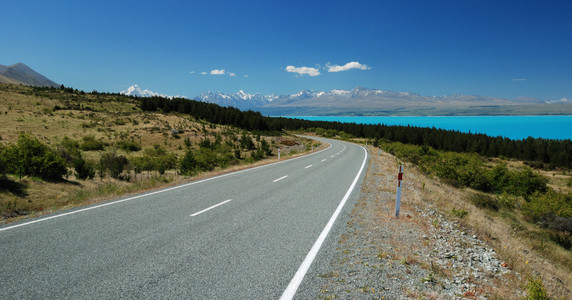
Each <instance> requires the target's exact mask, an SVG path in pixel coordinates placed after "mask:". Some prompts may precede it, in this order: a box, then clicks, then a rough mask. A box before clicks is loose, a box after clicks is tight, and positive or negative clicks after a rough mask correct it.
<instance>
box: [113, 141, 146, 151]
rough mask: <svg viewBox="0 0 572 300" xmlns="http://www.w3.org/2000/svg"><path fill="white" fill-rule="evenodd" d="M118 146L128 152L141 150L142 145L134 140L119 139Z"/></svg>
mask: <svg viewBox="0 0 572 300" xmlns="http://www.w3.org/2000/svg"><path fill="white" fill-rule="evenodd" d="M117 148H119V149H121V150H123V151H126V152H135V151H140V150H141V145H139V144H138V143H136V142H132V141H119V142H117Z"/></svg>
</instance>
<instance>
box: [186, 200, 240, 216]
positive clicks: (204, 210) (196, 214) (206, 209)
mask: <svg viewBox="0 0 572 300" xmlns="http://www.w3.org/2000/svg"><path fill="white" fill-rule="evenodd" d="M230 201H232V199H228V200H225V201H223V202H221V203H219V204H215V205H213V206H211V207H209V208H205V209H203V210H201V211H199V212H196V213H194V214H192V215H191V217H195V216H198V215H200V214H202V213H204V212H207V211H209V210H211V209H213V208H215V207H217V206H220V205H223V204H225V203H228V202H230Z"/></svg>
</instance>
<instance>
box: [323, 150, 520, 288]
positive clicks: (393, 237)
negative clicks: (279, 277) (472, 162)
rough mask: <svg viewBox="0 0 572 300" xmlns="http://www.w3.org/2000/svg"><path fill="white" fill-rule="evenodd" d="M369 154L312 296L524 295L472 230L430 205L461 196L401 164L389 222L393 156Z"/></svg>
mask: <svg viewBox="0 0 572 300" xmlns="http://www.w3.org/2000/svg"><path fill="white" fill-rule="evenodd" d="M374 152H375V153H371V159H370V161H369V167H368V170H367V174H366V176H365V178H364V182H363V185H362V189H361V193H360V196H359V199H358V200H357V202H356V203H355V206H354V207H353V209H352V211H351V214H350V216H349V219H348V220H347V226H346V229H345V231H344V232H343V233H342V234H341V235H338V237H337V238H338V242H337V245H336V250H335V252H334V253H333V255H332V257H333V258H332V260H331V262H330V265H329V268H327V270H324V269H322V270H321V271H322V272H323V273H321V274H318V277H319V279H317V280H316V282H317V283H318V284H319V289H320V291H319V294H318V295H319V296H318V298H320V299H411V298H415V299H463V298H465V299H490V298H522V297H523V296H524V293H523V291H520V290H516V291H515V290H514V286H518V284H514V282H509V281H511V280H513V281H514V280H515V278H518V277H519V276H518V274H514V272H513V271H511V270H510V269H509V268H508V265H507V264H506V263H504V262H502V261H500V260H499V259H498V257H497V254H496V253H495V251H494V250H493V249H492V248H491V247H489V246H487V245H486V244H485V243H484V242H482V241H481V240H480V239H479V238H478V237H477V236H476V235H474V234H473V233H472V232H471V231H470V230H468V229H464V228H462V227H461V226H460V225H459V223H458V222H457V221H455V220H450V219H448V218H447V217H446V216H445V215H443V214H442V212H439V209H438V208H436V207H435V205H434V204H433V203H432V200H431V199H433V198H434V197H442V198H443V199H450V198H448V197H461V196H462V195H461V194H460V193H461V192H459V191H457V190H455V189H452V188H450V187H448V186H446V185H441V184H439V182H438V181H433V180H430V179H428V178H426V177H425V176H422V175H420V174H419V173H418V172H417V171H416V170H415V169H414V168H413V167H411V166H409V165H406V167H405V174H404V181H403V190H402V206H401V214H400V218H399V219H398V218H395V216H394V215H395V211H394V209H395V194H396V185H397V182H396V176H397V167H398V164H397V161H396V159H395V158H394V157H393V156H391V155H389V154H386V153H383V152H382V153H381V156H379V155H378V153H377V151H374ZM515 275H516V276H515ZM509 289H510V290H509Z"/></svg>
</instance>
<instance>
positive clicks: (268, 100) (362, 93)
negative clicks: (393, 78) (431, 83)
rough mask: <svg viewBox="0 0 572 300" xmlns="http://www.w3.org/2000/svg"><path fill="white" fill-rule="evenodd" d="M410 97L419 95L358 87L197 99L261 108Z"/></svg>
mask: <svg viewBox="0 0 572 300" xmlns="http://www.w3.org/2000/svg"><path fill="white" fill-rule="evenodd" d="M379 96H385V97H410V96H417V94H415V93H409V92H391V91H384V90H378V89H367V88H363V87H357V88H355V89H353V90H349V91H348V90H337V89H334V90H331V91H329V92H324V91H317V90H302V91H300V92H298V93H295V94H289V95H280V96H277V95H262V94H248V93H245V92H244V91H242V90H240V91H238V92H236V93H234V94H225V93H219V92H211V91H209V92H206V93H202V94H201V95H199V96H197V97H195V98H194V99H195V100H199V101H203V102H209V103H215V104H218V105H221V106H232V107H236V108H239V109H255V108H256V109H259V108H261V107H264V106H283V105H286V104H289V103H297V102H299V101H301V100H311V99H324V100H325V99H331V100H332V101H342V100H344V99H366V98H368V99H369V98H372V97H379Z"/></svg>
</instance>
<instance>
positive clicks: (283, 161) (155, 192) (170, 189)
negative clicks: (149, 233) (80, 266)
mask: <svg viewBox="0 0 572 300" xmlns="http://www.w3.org/2000/svg"><path fill="white" fill-rule="evenodd" d="M330 148H332V144H330V146H328V147H327V148H325V149H322V150H320V151H317V152H314V153H310V154H307V155H303V156H299V157H295V158H291V159H287V160H281V161H277V162H274V163H271V164H267V165H262V166H258V167H254V168H250V169H245V170H240V171H236V172H230V173H226V174H222V175H219V176H215V177H209V178H205V179H202V180H199V181H193V182H189V183H185V184H181V185H177V186H174V187H170V188H166V189H162V190H158V191H154V192H150V193H145V194H141V195H137V196H133V197H129V198H125V199H120V200H115V201H112V202H107V203H103V204H99V205H95V206H90V207H86V208H82V209H78V210H74V211H70V212H67V213H62V214H58V215H54V216H49V217H45V218H41V219H37V220H33V221H29V222H25V223H20V224H15V225H12V226H8V227H3V228H0V232H2V231H5V230H9V229H14V228H18V227H22V226H26V225H31V224H35V223H39V222H43V221H47V220H51V219H55V218H60V217H64V216H68V215H72V214H76V213H80V212H84V211H88V210H92V209H96V208H101V207H104V206H108V205H114V204H118V203H121V202H126V201H131V200H135V199H139V198H143V197H147V196H152V195H156V194H159V193H163V192H168V191H172V190H176V189H180V188H183V187H187V186H191V185H195V184H199V183H203V182H207V181H211V180H215V179H219V178H223V177H227V176H231V175H236V174H240V173H244V172H249V171H252V170H256V169H261V168H266V167H269V166H273V165H277V164H281V163H285V162H289V161H293V160H296V159H300V158H304V157H309V156H312V155H314V154H318V153H320V152H322V151H326V150H328V149H330Z"/></svg>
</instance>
